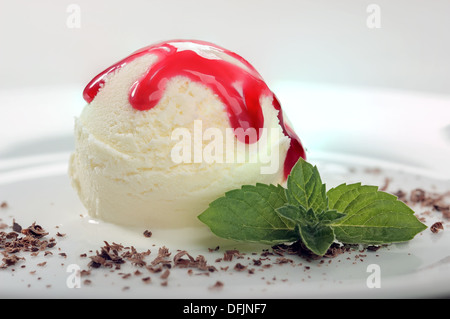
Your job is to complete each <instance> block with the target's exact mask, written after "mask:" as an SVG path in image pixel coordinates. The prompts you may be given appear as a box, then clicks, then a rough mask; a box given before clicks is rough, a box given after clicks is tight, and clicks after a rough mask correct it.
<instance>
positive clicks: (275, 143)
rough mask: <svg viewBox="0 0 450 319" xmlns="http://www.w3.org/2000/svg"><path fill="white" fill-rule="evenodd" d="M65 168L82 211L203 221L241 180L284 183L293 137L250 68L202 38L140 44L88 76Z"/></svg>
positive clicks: (128, 220)
mask: <svg viewBox="0 0 450 319" xmlns="http://www.w3.org/2000/svg"><path fill="white" fill-rule="evenodd" d="M83 97H84V99H85V100H86V102H87V105H86V106H85V107H84V109H83V111H82V113H81V115H80V116H79V117H78V118H76V119H75V145H76V148H75V152H74V153H73V154H72V156H71V158H70V165H69V175H70V178H71V181H72V185H73V186H74V188H75V189H76V191H77V193H78V195H79V198H80V200H81V201H82V203H83V204H84V206H85V207H86V209H87V211H88V213H89V215H91V216H93V217H95V218H99V219H101V220H105V221H109V222H113V223H117V224H121V225H145V226H148V227H155V228H158V227H160V228H167V227H170V228H174V227H185V226H195V225H201V223H200V222H199V221H198V219H197V218H196V216H197V215H198V214H199V213H201V212H202V211H203V210H205V209H206V208H207V207H208V204H209V203H210V202H211V201H213V200H214V199H216V198H218V197H219V196H222V195H223V194H224V193H225V192H227V191H229V190H232V189H235V188H239V187H240V186H241V185H244V184H255V183H266V184H283V183H285V181H286V178H287V176H288V175H289V172H290V170H291V168H292V167H293V166H294V164H295V163H296V162H297V160H298V159H299V158H305V151H304V148H303V146H302V144H301V141H300V139H299V138H298V136H297V135H296V134H295V132H294V131H293V129H292V127H291V126H290V125H289V123H288V121H287V118H286V116H285V114H283V111H282V109H281V106H280V103H279V101H278V100H277V98H276V96H275V95H274V93H273V92H272V91H271V90H270V89H269V87H268V86H267V84H266V83H265V82H264V80H263V78H262V77H261V75H260V74H259V73H258V72H257V71H256V70H255V68H254V67H253V66H252V65H251V64H250V63H248V62H247V61H246V60H245V59H243V58H242V57H241V56H239V55H238V54H236V53H234V52H231V51H229V50H226V49H224V48H222V47H219V46H217V45H215V44H212V43H208V42H203V41H191V40H190V41H188V40H173V41H165V42H161V43H157V44H153V45H150V46H147V47H145V48H142V49H140V50H138V51H136V52H134V53H132V54H131V55H129V56H128V57H126V58H124V59H123V60H121V61H119V62H117V63H116V64H114V65H112V66H110V67H109V68H107V69H105V70H104V71H103V72H101V73H100V74H98V75H97V76H96V77H94V78H93V79H92V81H90V82H89V83H88V85H87V86H86V88H85V90H84V92H83Z"/></svg>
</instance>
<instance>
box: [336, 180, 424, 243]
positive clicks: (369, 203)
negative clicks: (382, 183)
mask: <svg viewBox="0 0 450 319" xmlns="http://www.w3.org/2000/svg"><path fill="white" fill-rule="evenodd" d="M327 196H328V199H329V207H330V209H334V210H337V211H339V212H341V213H344V214H345V217H343V218H341V219H339V220H337V221H336V222H333V223H332V224H331V226H332V227H333V230H334V233H335V235H336V239H337V240H339V241H341V242H343V243H347V244H387V243H394V242H402V241H408V240H411V239H412V238H414V236H415V235H416V234H418V233H419V232H421V231H423V230H424V229H426V226H425V225H424V224H422V223H421V222H420V221H419V220H418V219H417V218H416V216H414V211H413V210H412V209H411V208H409V207H408V206H407V205H406V204H405V203H403V202H402V201H399V200H398V199H397V197H396V196H394V195H391V194H388V193H385V192H382V191H378V187H376V186H362V185H361V184H360V183H356V184H349V185H347V184H342V185H339V186H337V187H335V188H332V189H330V190H329V191H328V192H327Z"/></svg>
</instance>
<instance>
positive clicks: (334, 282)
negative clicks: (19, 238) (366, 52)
mask: <svg viewBox="0 0 450 319" xmlns="http://www.w3.org/2000/svg"><path fill="white" fill-rule="evenodd" d="M55 90H57V88H49V90H48V92H47V93H46V91H45V90H44V92H43V93H42V91H41V93H40V95H41V97H42V95H44V96H45V95H46V94H48V96H54V92H55ZM77 90H78V88H74V89H73V90H72V89H67V90H66V91H64V90H63V91H60V92H66V94H64V93H60V96H59V100H56V101H55V100H52V101H51V102H50V103H47V104H45V102H46V101H47V102H48V101H49V100H48V99H45V98H44V99H42V100H40V101H41V102H38V105H37V107H39V104H42V105H44V104H45V105H46V108H47V112H48V114H55V113H52V112H56V114H59V113H57V112H58V110H59V112H61V111H60V108H61V105H64V104H63V103H64V99H65V98H68V99H70V98H71V97H73V96H74V92H77ZM274 91H275V92H277V95H278V97H279V98H280V100H281V101H282V104H283V105H284V109H285V111H286V113H287V114H288V116H289V117H290V119H291V122H292V123H293V125H294V126H295V127H296V128H297V132H298V133H299V135H300V136H301V137H302V139H303V141H304V143H305V145H306V146H307V148H308V154H309V161H310V162H312V163H314V164H316V165H318V167H319V171H320V172H321V175H322V179H323V181H324V182H325V183H326V184H327V187H332V186H335V185H338V184H340V183H342V182H347V183H350V182H362V183H363V184H372V185H379V186H383V185H385V181H386V178H389V180H390V183H389V185H388V189H387V191H392V192H395V191H397V190H400V189H401V190H403V191H405V192H409V191H411V190H413V189H414V188H422V189H424V190H426V191H430V192H441V193H442V192H446V191H448V190H450V178H449V176H450V174H449V169H448V167H447V163H448V158H450V152H449V149H450V146H449V138H448V135H447V134H448V126H447V125H448V124H450V117H449V116H448V112H449V111H448V106H449V104H448V101H449V100H450V99H449V98H448V97H435V96H428V95H417V94H412V93H402V92H391V91H374V90H361V89H358V90H355V89H348V88H330V87H311V86H304V85H300V84H296V83H279V84H277V85H275V89H274ZM27 93H28V94H24V92H6V91H4V92H2V94H1V95H0V102H3V104H2V107H3V106H5V108H3V109H2V110H1V111H0V113H1V115H2V118H3V119H5V118H6V119H9V120H8V121H4V122H3V125H2V132H1V133H2V137H3V136H8V137H9V138H8V140H7V141H5V140H3V141H2V143H0V150H1V152H2V153H1V154H2V155H1V158H0V202H1V201H6V202H7V203H8V207H7V208H3V209H0V218H1V219H2V221H1V222H4V223H7V224H9V225H10V224H11V223H12V220H13V219H15V221H16V222H17V223H19V224H21V225H22V226H23V227H27V226H29V225H30V224H31V223H33V222H35V221H36V222H37V223H38V224H40V225H41V226H43V227H44V228H45V229H46V230H47V231H48V232H49V233H50V234H49V235H48V237H54V238H56V242H57V245H56V246H55V247H53V248H52V249H50V251H52V252H53V255H47V256H44V254H43V253H40V254H38V255H37V256H30V255H29V254H21V255H20V256H23V257H25V258H26V260H25V261H20V262H19V263H17V264H16V265H14V266H10V267H8V268H7V269H0V296H1V297H2V298H9V297H21V298H23V297H26V298H28V297H30V298H33V297H38V298H41V297H51V298H52V297H55V298H74V297H75V298H78V297H87V298H99V297H100V298H329V297H332V298H334V297H337V298H341V297H358V298H359V297H368V298H371V297H388V298H398V297H448V296H450V287H449V286H448V282H450V232H449V227H450V222H449V221H448V220H446V219H444V218H443V217H442V214H441V213H439V212H436V211H432V212H431V214H429V215H424V214H423V213H424V211H426V210H427V209H429V208H427V207H419V206H418V207H413V209H415V211H416V213H417V215H418V216H421V217H425V218H426V220H425V223H426V224H427V225H429V226H430V225H432V224H433V223H434V222H436V221H442V222H443V223H444V230H443V231H440V232H439V233H436V234H435V233H432V232H431V231H430V230H429V229H427V230H425V231H424V232H423V233H421V234H419V235H417V236H416V238H414V239H413V240H412V241H410V242H408V243H402V244H393V245H390V246H388V247H385V248H381V249H379V250H378V251H376V252H370V251H364V252H360V251H358V250H354V251H351V252H348V253H345V254H342V255H339V256H337V257H335V258H332V259H325V260H324V261H322V262H321V261H320V260H313V261H308V260H306V259H305V258H302V257H299V256H287V255H286V256H285V257H286V258H289V259H290V260H291V261H290V262H287V263H283V264H279V263H277V262H279V261H280V260H277V258H278V257H279V256H276V255H274V256H268V259H267V260H263V261H262V264H263V265H264V264H267V265H271V266H270V267H268V268H265V267H263V266H255V265H254V264H253V259H258V258H259V257H261V255H260V254H261V253H262V252H263V250H264V249H268V248H269V251H270V247H266V246H255V245H246V244H242V243H235V242H231V241H226V240H222V239H220V238H217V237H215V236H214V235H212V234H211V233H210V232H209V230H208V229H206V228H204V229H200V230H198V229H196V230H193V229H185V230H181V231H161V230H155V229H151V231H152V232H153V234H152V236H151V237H150V238H146V237H145V236H143V231H144V230H145V229H139V228H137V229H130V228H122V227H119V226H115V225H111V224H108V223H104V222H101V221H95V220H92V219H90V218H89V217H88V216H86V212H85V210H84V208H83V206H82V205H81V203H80V202H79V200H78V198H77V196H76V194H75V192H74V191H73V190H72V188H71V186H70V182H69V179H68V177H67V173H66V171H67V161H68V157H69V154H70V151H71V149H72V139H71V129H72V127H71V122H72V118H71V117H72V115H74V113H75V114H76V113H78V112H79V111H80V110H81V106H80V107H79V109H76V107H74V108H71V110H70V111H68V112H66V113H64V112H62V114H60V116H59V117H58V116H57V117H56V118H55V119H54V121H53V122H52V119H51V118H50V120H49V122H48V123H47V124H48V125H47V126H45V125H42V124H37V123H35V122H33V121H31V120H30V121H29V125H27V127H25V128H24V127H19V126H18V124H19V123H20V121H19V118H20V114H18V113H17V111H16V107H18V105H17V104H23V103H26V100H27V99H28V100H29V101H36V99H35V97H36V95H33V94H32V93H30V92H27ZM24 96H25V97H24ZM299 96H300V98H299ZM75 101H76V100H75ZM77 102H78V101H77ZM49 104H50V106H49ZM68 104H70V105H74V104H75V102H74V100H72V102H70V103H68ZM297 105H300V106H299V107H297ZM424 105H426V106H427V109H426V110H427V111H426V112H425V113H424V108H423V106H424ZM11 109H13V111H10V110H11ZM15 112H16V113H15ZM30 112H33V110H32V111H30ZM405 112H407V113H405ZM430 113H433V114H430ZM406 114H407V115H406ZM428 121H432V122H430V123H429V122H428ZM61 122H63V123H66V124H67V123H70V124H67V125H61ZM52 123H58V124H55V125H53V126H52ZM5 126H6V128H5ZM423 127H426V128H427V129H426V130H425V131H424V130H423ZM52 130H53V131H52ZM42 132H44V133H42ZM41 133H42V134H41ZM3 134H7V135H3ZM40 134H41V135H42V136H41V135H40ZM448 199H449V200H450V198H448ZM57 232H60V233H62V234H65V236H64V237H57V236H56V233H57ZM104 241H107V242H109V243H112V242H115V243H120V244H123V245H124V246H134V247H135V248H136V249H137V250H138V251H146V250H147V249H150V250H151V254H150V256H148V259H146V260H148V261H149V262H150V261H151V260H152V259H153V258H154V257H156V255H157V253H158V248H159V247H162V246H166V247H167V248H168V249H169V251H170V252H171V257H170V258H172V257H173V256H174V255H175V254H176V253H177V250H187V251H188V253H189V254H190V255H192V256H193V257H196V256H198V255H203V256H205V257H206V258H207V260H208V262H209V264H211V265H213V266H215V267H216V268H217V269H218V271H216V272H211V273H209V274H208V275H205V272H204V271H200V270H197V269H193V273H192V274H188V269H185V268H177V267H172V268H171V269H170V275H169V277H168V278H167V279H162V278H161V277H160V273H150V272H149V271H148V270H146V269H145V268H139V267H136V266H132V265H131V264H130V263H126V264H123V265H122V268H121V270H116V271H114V272H111V270H110V269H93V270H92V271H91V275H89V276H86V277H81V279H80V287H79V288H74V287H73V284H74V283H77V281H73V279H74V274H75V270H77V269H78V270H83V269H88V267H87V264H88V262H89V261H90V259H89V258H88V257H81V256H80V255H81V254H84V253H86V254H87V255H88V256H90V255H93V254H94V253H95V251H96V250H100V247H101V246H103V245H104ZM217 246H219V250H217V251H213V252H210V251H209V248H215V247H217ZM228 249H238V250H239V251H240V252H241V253H242V254H243V258H242V259H236V258H234V259H233V260H232V261H228V262H227V261H223V260H222V261H220V262H218V261H216V260H217V258H220V257H223V254H224V252H225V251H226V250H228ZM60 253H65V254H66V256H65V257H64V256H61V255H59V254H60ZM255 254H256V255H255ZM44 261H45V262H46V264H45V265H44V266H39V265H38V264H40V263H42V262H44ZM236 263H241V264H242V265H244V266H247V267H246V269H245V270H243V271H238V270H235V269H234V266H235V265H236ZM374 265H375V266H374ZM22 266H24V267H22ZM221 267H228V269H227V270H222V269H221ZM13 269H14V270H13ZM249 269H253V270H254V271H253V273H249ZM373 269H377V270H376V272H377V274H379V277H378V279H379V280H378V281H377V283H379V284H380V286H379V287H373V288H370V282H372V281H371V278H373V276H372V275H373V274H374V272H373ZM136 270H139V271H140V272H141V273H142V274H140V275H136V274H134V272H135V271H136ZM378 271H379V272H378ZM128 273H131V276H128V277H127V278H122V277H123V275H124V274H128ZM147 276H150V277H151V282H150V283H144V282H143V281H142V278H144V277H147ZM85 279H88V280H90V283H89V284H88V283H87V282H85ZM217 281H220V282H222V283H223V287H221V288H219V289H214V288H212V287H213V286H214V285H215V283H216V282H217ZM164 282H166V283H167V285H162V283H164Z"/></svg>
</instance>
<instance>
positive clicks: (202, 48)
mask: <svg viewBox="0 0 450 319" xmlns="http://www.w3.org/2000/svg"><path fill="white" fill-rule="evenodd" d="M147 54H154V55H156V56H157V57H158V60H157V61H156V62H155V63H154V64H152V65H151V66H150V68H149V70H148V71H147V72H146V73H145V75H144V76H143V77H141V78H140V79H139V80H137V81H136V82H135V83H134V84H133V85H132V87H131V88H130V94H129V102H130V104H131V105H132V107H133V108H134V109H136V110H140V111H146V110H149V109H151V108H153V107H154V106H155V105H157V104H158V102H159V100H160V99H161V98H162V96H163V94H164V90H165V87H166V84H167V82H168V81H169V80H170V79H171V78H172V77H174V76H184V77H187V78H189V79H190V80H191V81H194V82H199V83H202V84H204V85H206V86H208V87H209V88H210V89H212V90H213V92H214V93H215V94H217V95H218V96H219V98H220V99H221V100H222V102H223V103H224V104H225V105H226V107H227V113H228V117H229V120H230V126H231V127H232V128H233V129H235V130H236V129H238V128H241V129H243V130H244V132H245V131H246V130H248V129H250V128H253V129H255V132H256V135H257V138H256V140H254V139H253V140H251V139H249V136H246V135H244V136H243V138H244V140H242V134H238V135H237V136H236V137H237V138H238V139H240V140H241V142H245V143H253V142H256V141H257V140H258V139H259V128H263V127H264V116H263V113H262V108H261V104H260V102H259V101H260V98H261V96H262V95H265V96H269V97H270V96H271V97H272V98H273V106H274V108H275V109H276V110H278V111H279V112H278V119H279V123H280V125H281V127H282V129H283V133H284V135H286V136H288V137H289V138H290V139H291V142H290V147H289V149H288V152H287V155H286V159H285V162H284V177H285V178H287V176H288V175H289V173H290V172H291V169H292V167H293V166H294V165H295V163H296V162H297V160H298V159H299V158H300V157H302V158H306V154H305V151H304V149H303V146H302V144H301V142H300V139H299V137H298V136H297V135H296V134H295V132H294V131H293V130H292V129H291V128H290V127H289V126H288V125H287V124H286V123H285V122H284V119H283V111H282V109H281V105H280V103H279V101H278V99H277V98H276V96H275V94H273V93H272V92H271V91H270V89H269V88H268V87H267V85H266V84H265V82H264V80H263V79H262V77H261V75H260V74H259V73H258V72H257V71H256V70H255V68H254V67H253V66H252V65H251V64H250V63H248V62H247V61H246V60H245V59H243V58H242V57H241V56H239V55H237V54H236V53H234V52H231V51H228V50H226V49H224V48H221V47H218V46H216V45H214V44H212V43H208V42H203V41H184V40H174V41H167V42H162V43H158V44H155V45H151V46H148V47H145V48H142V49H140V50H138V51H136V52H134V53H133V54H131V55H130V56H128V57H126V58H125V59H123V60H121V61H119V62H117V63H116V64H114V65H112V66H111V67H109V68H107V69H106V70H104V71H103V72H101V73H100V74H98V75H97V76H96V77H95V78H93V79H92V80H91V82H89V83H88V85H87V86H86V88H85V89H84V91H83V97H84V99H85V100H86V101H87V102H88V103H90V102H92V100H93V99H94V98H95V96H96V95H97V93H98V91H99V90H100V89H101V87H102V86H103V84H104V83H105V79H106V78H107V77H108V76H109V75H110V74H112V73H114V72H115V71H116V70H118V69H120V68H122V67H124V66H125V65H126V64H128V63H130V62H131V61H133V60H135V59H136V58H139V57H141V56H144V55H147ZM224 54H225V55H228V56H230V57H231V58H232V59H234V60H237V61H238V62H240V63H241V64H242V65H243V66H244V67H241V66H238V65H236V64H234V63H231V62H228V61H226V60H224V59H223V58H222V57H223V55H224Z"/></svg>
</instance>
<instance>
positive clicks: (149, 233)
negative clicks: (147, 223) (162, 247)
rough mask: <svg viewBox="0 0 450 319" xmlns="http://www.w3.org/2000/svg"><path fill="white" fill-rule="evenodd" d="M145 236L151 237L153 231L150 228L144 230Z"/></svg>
mask: <svg viewBox="0 0 450 319" xmlns="http://www.w3.org/2000/svg"><path fill="white" fill-rule="evenodd" d="M144 236H145V237H147V238H150V237H152V232H151V231H149V230H145V231H144Z"/></svg>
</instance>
